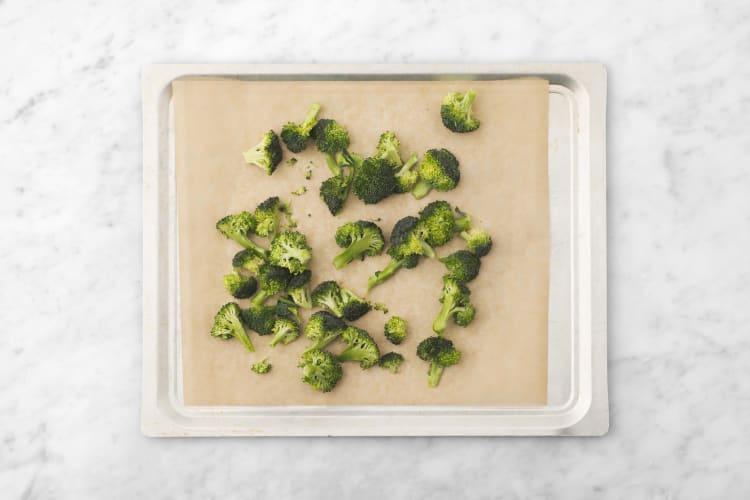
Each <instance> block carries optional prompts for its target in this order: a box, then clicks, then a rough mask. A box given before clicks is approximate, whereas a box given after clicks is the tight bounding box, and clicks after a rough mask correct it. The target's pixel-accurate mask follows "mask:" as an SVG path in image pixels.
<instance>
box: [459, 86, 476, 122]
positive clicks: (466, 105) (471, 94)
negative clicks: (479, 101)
mask: <svg viewBox="0 0 750 500" xmlns="http://www.w3.org/2000/svg"><path fill="white" fill-rule="evenodd" d="M476 97H477V93H476V92H475V91H473V90H469V91H467V92H466V93H465V94H464V98H463V99H462V100H461V107H462V108H463V109H464V110H466V111H467V112H468V113H469V115H468V116H469V117H471V105H472V103H473V102H474V99H475V98H476Z"/></svg>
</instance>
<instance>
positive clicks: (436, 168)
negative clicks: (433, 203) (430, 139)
mask: <svg viewBox="0 0 750 500" xmlns="http://www.w3.org/2000/svg"><path fill="white" fill-rule="evenodd" d="M419 177H420V180H419V182H418V183H417V185H416V186H414V189H412V191H411V193H412V194H413V195H414V197H415V198H416V199H418V200H420V199H422V198H424V197H425V196H427V194H428V193H429V192H430V191H432V190H433V189H436V190H438V191H450V190H451V189H454V188H455V187H456V186H457V185H458V182H459V181H460V180H461V172H460V171H459V169H458V160H457V159H456V157H455V156H453V153H451V152H450V151H448V150H447V149H430V150H428V151H427V152H426V153H425V154H424V157H423V158H422V163H420V164H419Z"/></svg>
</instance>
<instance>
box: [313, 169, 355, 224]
mask: <svg viewBox="0 0 750 500" xmlns="http://www.w3.org/2000/svg"><path fill="white" fill-rule="evenodd" d="M353 177H354V173H353V172H351V173H349V174H348V175H347V174H344V173H342V174H341V175H334V176H333V177H329V178H328V179H326V180H324V181H323V182H322V183H321V184H320V199H321V200H323V203H325V204H326V206H327V207H328V211H329V212H331V215H337V214H338V213H339V212H341V209H342V208H344V204H345V203H346V199H347V198H348V197H349V188H350V187H351V185H352V178H353Z"/></svg>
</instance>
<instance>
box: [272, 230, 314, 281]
mask: <svg viewBox="0 0 750 500" xmlns="http://www.w3.org/2000/svg"><path fill="white" fill-rule="evenodd" d="M311 258H312V249H311V248H310V247H309V246H308V245H307V238H305V235H304V234H302V233H300V232H297V231H286V232H283V233H279V234H277V235H276V236H274V238H273V240H272V241H271V253H270V254H269V260H270V261H271V263H272V264H275V265H277V266H281V267H285V268H286V269H288V270H289V271H290V272H291V273H292V274H299V273H301V272H303V271H304V270H305V269H307V263H308V262H310V259H311Z"/></svg>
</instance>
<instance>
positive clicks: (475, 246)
mask: <svg viewBox="0 0 750 500" xmlns="http://www.w3.org/2000/svg"><path fill="white" fill-rule="evenodd" d="M460 235H461V238H463V239H464V240H466V246H467V247H468V249H469V250H471V251H472V252H474V253H475V254H477V256H478V257H484V256H485V255H487V254H488V253H490V250H492V238H491V237H490V235H489V234H487V231H485V230H484V229H479V228H475V229H469V230H468V231H461V233H460Z"/></svg>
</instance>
